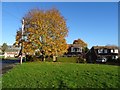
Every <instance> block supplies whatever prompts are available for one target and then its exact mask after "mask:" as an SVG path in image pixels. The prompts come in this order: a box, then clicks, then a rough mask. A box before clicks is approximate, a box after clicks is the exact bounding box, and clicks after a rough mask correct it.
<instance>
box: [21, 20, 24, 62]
mask: <svg viewBox="0 0 120 90" xmlns="http://www.w3.org/2000/svg"><path fill="white" fill-rule="evenodd" d="M23 32H24V19H23V20H22V38H21V58H20V64H22V59H23V53H22V50H23Z"/></svg>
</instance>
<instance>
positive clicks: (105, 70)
mask: <svg viewBox="0 0 120 90" xmlns="http://www.w3.org/2000/svg"><path fill="white" fill-rule="evenodd" d="M118 68H119V66H111V65H99V64H77V63H61V62H31V63H23V64H22V65H17V66H16V67H14V68H13V69H11V70H10V71H9V72H7V73H6V74H4V75H3V76H2V88H117V87H118V85H119V80H118Z"/></svg>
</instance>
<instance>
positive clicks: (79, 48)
mask: <svg viewBox="0 0 120 90" xmlns="http://www.w3.org/2000/svg"><path fill="white" fill-rule="evenodd" d="M85 47H87V44H86V43H85V42H84V41H83V40H81V39H78V40H74V41H73V44H68V52H67V53H65V55H67V56H81V55H82V54H83V51H84V50H83V49H84V48H85Z"/></svg>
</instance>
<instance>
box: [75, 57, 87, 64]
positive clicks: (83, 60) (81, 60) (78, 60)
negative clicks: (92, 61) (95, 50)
mask: <svg viewBox="0 0 120 90" xmlns="http://www.w3.org/2000/svg"><path fill="white" fill-rule="evenodd" d="M77 63H86V59H85V58H82V57H78V58H77Z"/></svg>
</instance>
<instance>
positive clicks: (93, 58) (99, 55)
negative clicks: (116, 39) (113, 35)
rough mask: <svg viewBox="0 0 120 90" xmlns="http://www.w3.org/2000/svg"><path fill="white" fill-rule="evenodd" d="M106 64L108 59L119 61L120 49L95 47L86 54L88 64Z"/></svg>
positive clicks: (115, 47)
mask: <svg viewBox="0 0 120 90" xmlns="http://www.w3.org/2000/svg"><path fill="white" fill-rule="evenodd" d="M102 59H104V61H105V62H106V61H107V60H108V59H112V60H117V59H118V47H117V46H93V47H92V48H91V49H90V50H89V51H88V52H87V53H86V60H87V62H97V61H99V60H101V62H104V61H103V60H102Z"/></svg>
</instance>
